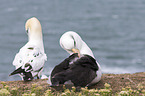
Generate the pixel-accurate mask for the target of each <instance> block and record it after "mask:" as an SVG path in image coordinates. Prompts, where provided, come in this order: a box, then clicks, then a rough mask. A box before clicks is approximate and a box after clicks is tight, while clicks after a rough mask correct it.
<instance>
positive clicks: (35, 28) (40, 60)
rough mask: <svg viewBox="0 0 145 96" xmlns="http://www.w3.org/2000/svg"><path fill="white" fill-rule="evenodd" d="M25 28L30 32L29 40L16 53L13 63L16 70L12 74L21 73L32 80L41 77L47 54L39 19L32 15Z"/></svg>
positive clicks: (23, 78)
mask: <svg viewBox="0 0 145 96" xmlns="http://www.w3.org/2000/svg"><path fill="white" fill-rule="evenodd" d="M25 29H26V31H27V34H28V42H27V43H26V45H24V46H23V47H22V48H21V49H20V50H19V52H18V53H17V54H16V56H15V58H14V61H13V65H14V66H15V67H16V70H15V71H13V72H12V73H11V74H10V76H11V75H14V74H19V75H20V76H21V78H22V80H24V81H30V80H32V79H33V78H34V77H37V79H39V77H40V74H41V72H42V70H43V66H44V63H45V61H47V56H46V54H45V53H44V46H43V36H42V29H41V24H40V22H39V20H38V19H37V18H35V17H32V18H30V19H28V20H27V21H26V24H25Z"/></svg>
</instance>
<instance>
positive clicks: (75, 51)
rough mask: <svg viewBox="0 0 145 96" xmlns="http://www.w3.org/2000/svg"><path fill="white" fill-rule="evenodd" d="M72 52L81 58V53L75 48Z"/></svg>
mask: <svg viewBox="0 0 145 96" xmlns="http://www.w3.org/2000/svg"><path fill="white" fill-rule="evenodd" d="M72 52H73V53H78V57H79V58H80V51H79V50H78V49H75V48H73V49H72Z"/></svg>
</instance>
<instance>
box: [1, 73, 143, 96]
mask: <svg viewBox="0 0 145 96" xmlns="http://www.w3.org/2000/svg"><path fill="white" fill-rule="evenodd" d="M0 96H145V72H142V73H135V74H103V76H102V80H101V81H100V82H99V83H98V84H96V85H94V86H92V87H90V88H87V87H85V88H80V89H78V88H75V87H74V86H68V85H65V86H64V85H61V86H58V87H53V88H52V87H49V84H48V83H47V80H46V79H39V80H37V79H36V80H33V81H31V82H24V81H6V82H5V81H0Z"/></svg>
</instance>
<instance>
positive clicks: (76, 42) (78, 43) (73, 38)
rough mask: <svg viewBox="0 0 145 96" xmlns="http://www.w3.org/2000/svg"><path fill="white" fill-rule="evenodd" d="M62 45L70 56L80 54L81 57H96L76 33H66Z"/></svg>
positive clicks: (61, 41)
mask: <svg viewBox="0 0 145 96" xmlns="http://www.w3.org/2000/svg"><path fill="white" fill-rule="evenodd" d="M60 45H61V47H62V48H63V49H64V50H66V51H67V52H68V53H69V54H73V53H78V54H79V56H80V55H83V54H87V55H90V56H92V57H94V55H93V53H92V51H91V49H90V48H89V47H88V46H87V44H86V43H85V42H84V41H83V40H82V38H81V37H80V36H79V35H78V34H77V33H76V32H73V31H68V32H66V33H64V34H63V35H62V36H61V38H60Z"/></svg>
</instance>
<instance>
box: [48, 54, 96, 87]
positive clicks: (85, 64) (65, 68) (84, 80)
mask: <svg viewBox="0 0 145 96" xmlns="http://www.w3.org/2000/svg"><path fill="white" fill-rule="evenodd" d="M76 57H78V54H77V53H75V54H72V55H71V56H69V57H68V58H66V59H65V60H64V61H63V62H61V63H60V64H59V65H57V66H56V67H55V68H54V69H53V71H52V74H51V82H52V84H64V82H66V81H68V80H71V82H72V83H73V84H74V85H75V86H82V87H84V86H86V85H87V84H89V83H90V82H91V81H92V80H93V79H94V78H95V77H96V71H97V70H98V65H97V64H96V60H95V59H94V58H92V57H91V56H89V55H84V56H82V57H81V58H79V59H77V60H76V61H74V62H73V63H72V64H69V63H70V62H72V60H74V58H76Z"/></svg>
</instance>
